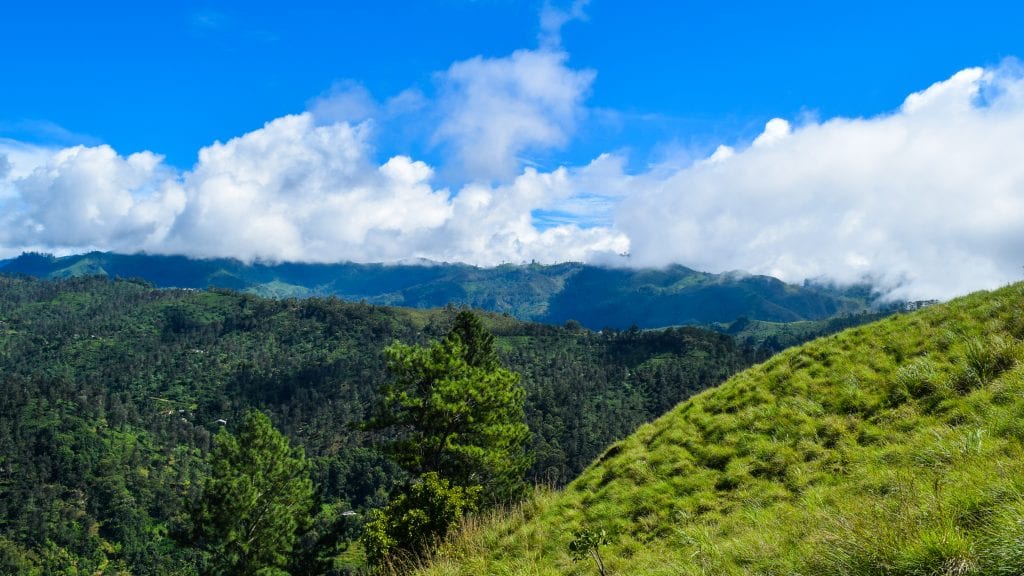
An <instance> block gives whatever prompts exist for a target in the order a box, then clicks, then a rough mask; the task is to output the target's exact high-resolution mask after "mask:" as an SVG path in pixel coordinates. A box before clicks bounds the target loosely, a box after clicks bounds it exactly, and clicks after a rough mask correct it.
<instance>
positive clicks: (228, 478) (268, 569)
mask: <svg viewBox="0 0 1024 576" xmlns="http://www.w3.org/2000/svg"><path fill="white" fill-rule="evenodd" d="M210 459H211V462H210V476H209V477H207V478H206V480H205V482H204V483H203V488H202V493H201V495H200V498H199V501H198V502H197V504H196V506H195V507H194V509H193V510H192V511H191V513H190V516H191V522H192V529H191V533H190V537H191V540H192V543H194V544H195V545H197V546H198V547H200V548H201V549H203V550H205V551H206V552H208V553H209V554H210V558H209V560H208V567H207V570H206V573H209V574H238V575H256V574H260V575H269V574H285V573H286V572H285V568H287V566H288V564H289V561H290V557H291V555H292V552H293V550H294V549H295V548H296V546H297V544H298V540H299V538H300V536H301V535H302V534H303V533H304V532H305V531H306V530H307V529H308V528H309V527H310V524H311V522H312V516H311V509H312V506H313V484H312V482H311V481H310V479H309V464H308V462H307V461H306V457H305V454H304V452H303V450H302V449H301V448H293V447H291V446H289V443H288V439H287V438H285V437H284V436H282V435H281V434H280V433H279V432H278V431H277V430H275V429H274V427H273V424H271V422H270V418H268V417H267V416H266V415H265V414H263V413H262V412H259V411H255V410H251V411H249V412H247V413H246V414H245V417H244V418H243V420H242V424H241V425H240V426H239V428H238V433H237V434H231V433H229V432H228V431H227V429H222V430H221V431H220V432H219V433H218V434H217V436H216V438H215V439H214V448H213V451H212V452H211V455H210Z"/></svg>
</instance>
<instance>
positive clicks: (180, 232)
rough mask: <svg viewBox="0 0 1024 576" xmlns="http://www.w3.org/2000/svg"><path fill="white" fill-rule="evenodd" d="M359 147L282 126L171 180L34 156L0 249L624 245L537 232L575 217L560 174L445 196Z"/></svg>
mask: <svg viewBox="0 0 1024 576" xmlns="http://www.w3.org/2000/svg"><path fill="white" fill-rule="evenodd" d="M367 138H368V128H367V126H366V125H365V124H350V123H347V122H336V123H332V124H328V125H320V124H318V122H317V121H316V119H315V118H314V115H313V114H312V113H309V112H307V113H303V114H297V115H292V116H286V117H282V118H278V119H276V120H273V121H271V122H268V123H267V124H266V125H265V126H264V127H262V128H260V129H258V130H254V131H252V132H250V133H248V134H245V135H242V136H240V137H238V138H234V139H232V140H229V141H228V142H225V143H220V142H218V143H215V144H213V145H211V146H209V147H206V148H204V149H203V150H201V151H200V153H199V161H198V163H197V164H196V165H195V166H194V167H193V168H192V169H191V170H189V171H187V172H184V173H180V174H179V173H176V172H174V171H173V170H172V169H170V168H168V167H167V166H166V165H164V164H163V163H162V159H161V158H160V157H159V156H157V155H155V154H152V153H149V152H141V153H137V154H132V155H129V156H126V157H125V156H120V155H118V154H117V153H116V152H115V151H114V150H113V149H112V148H110V147H109V146H96V147H84V146H77V147H73V148H67V149H63V150H56V151H45V152H46V153H43V152H44V151H40V154H39V155H38V156H37V157H35V160H34V161H35V165H34V166H33V167H31V169H26V168H25V167H21V168H20V169H19V168H18V166H17V165H14V166H12V168H10V169H9V170H8V172H9V174H8V176H7V178H6V179H4V180H3V182H5V185H7V186H9V187H10V188H11V189H12V190H13V192H12V194H11V196H10V198H8V199H7V200H5V201H4V200H2V199H0V208H3V211H4V214H5V216H4V219H3V222H2V223H3V225H4V226H3V231H2V232H0V246H4V247H5V248H8V251H9V249H11V248H13V247H31V248H35V249H38V248H42V249H56V250H57V251H68V250H74V249H75V248H81V249H91V248H97V249H112V250H119V251H127V252H132V251H137V250H146V251H149V252H154V253H179V254H188V255H191V256H200V257H222V256H230V257H235V258H240V259H243V260H266V261H306V262H336V261H345V260H352V261H362V262H379V261H385V262H387V261H397V260H404V259H410V258H426V259H431V260H438V261H442V260H446V261H461V262H474V263H479V264H499V263H502V262H523V261H529V260H538V261H544V262H554V261H560V260H564V259H567V258H568V259H574V260H585V259H593V258H597V257H602V256H604V257H607V256H609V255H611V254H614V253H616V252H621V251H624V250H625V249H626V248H627V247H628V241H627V240H626V239H625V237H624V236H623V235H622V234H620V233H616V232H614V231H611V230H609V229H608V228H600V227H580V226H578V225H576V224H574V223H565V224H561V225H557V226H552V227H548V228H546V229H543V230H541V229H539V228H538V227H537V226H536V225H535V223H534V221H533V217H532V213H533V211H535V210H544V209H556V208H557V209H568V210H572V207H571V206H570V205H571V204H572V196H573V194H574V193H575V188H574V187H573V182H572V178H571V177H570V171H569V170H567V169H560V170H557V171H555V172H552V173H538V172H537V171H535V170H532V169H530V170H527V171H525V172H524V173H523V174H522V175H520V176H519V177H518V178H515V179H514V180H513V181H512V182H510V183H508V184H506V185H501V186H490V185H482V184H474V185H469V186H466V187H465V188H463V189H462V190H460V191H458V192H457V193H454V194H453V193H451V192H450V191H449V190H447V189H435V188H434V187H433V186H432V184H431V179H432V176H433V169H432V168H431V167H430V166H428V165H427V164H425V163H424V162H421V161H416V160H413V159H411V158H409V157H407V156H402V155H399V156H393V157H391V158H390V159H388V160H386V161H385V162H383V163H382V164H377V163H376V162H375V161H374V159H373V158H371V157H370V146H369V144H368V143H367ZM2 157H4V158H6V157H7V154H6V153H5V154H4V155H3V156H2ZM30 158H31V155H26V156H25V161H26V162H28V161H29V159H30ZM583 172H586V169H584V170H582V171H580V172H579V173H581V174H582V173H583Z"/></svg>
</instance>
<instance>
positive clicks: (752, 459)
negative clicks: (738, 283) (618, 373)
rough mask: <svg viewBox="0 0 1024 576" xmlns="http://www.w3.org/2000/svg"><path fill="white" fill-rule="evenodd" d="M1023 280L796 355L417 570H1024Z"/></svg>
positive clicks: (739, 379)
mask: <svg viewBox="0 0 1024 576" xmlns="http://www.w3.org/2000/svg"><path fill="white" fill-rule="evenodd" d="M1022 337H1024V285H1020V284H1018V285H1014V286H1010V287H1007V288H1004V289H1002V290H999V291H996V292H992V293H979V294H974V295H971V296H968V297H965V298H961V299H958V300H955V301H953V302H951V303H949V304H946V305H941V306H935V307H932V308H929V309H926V310H923V311H920V312H916V313H912V314H906V315H899V316H893V317H890V318H888V319H886V320H882V321H880V322H877V323H875V324H871V325H867V326H863V327H859V328H855V329H851V330H848V331H846V332H843V333H840V334H838V335H833V336H829V337H826V338H822V339H819V340H816V341H814V342H812V343H809V344H806V345H804V346H802V347H799V348H794V349H790V350H788V351H786V352H783V353H782V354H779V355H777V356H775V357H773V358H772V359H770V360H769V361H767V362H765V363H763V364H761V365H759V366H756V367H754V368H751V369H749V370H747V371H745V372H743V373H741V374H739V375H737V376H735V377H733V378H732V379H730V380H729V381H728V382H727V383H725V384H723V385H721V386H719V387H717V388H714V389H712V390H708V391H705V392H703V393H701V394H700V395H698V396H695V397H693V398H691V399H690V400H687V401H685V402H683V403H682V404H680V405H679V406H677V407H676V408H675V409H673V410H672V411H671V412H670V413H669V414H668V415H666V416H664V417H662V418H660V419H658V420H657V421H655V422H653V423H652V424H649V425H645V426H643V427H641V428H640V429H639V430H638V431H637V432H636V433H635V434H633V435H632V436H630V437H629V438H628V439H626V440H624V441H622V442H619V443H617V444H615V445H614V446H612V447H611V448H609V449H608V450H607V451H606V452H605V453H604V454H603V455H602V456H601V457H600V458H599V459H597V461H595V462H594V463H593V464H592V465H591V466H590V467H589V468H588V469H587V470H586V471H585V472H584V473H583V474H582V475H581V476H580V477H579V478H578V479H577V480H575V481H574V482H572V483H571V484H570V485H569V486H568V487H567V488H565V489H564V490H562V491H559V492H539V493H538V494H537V496H536V498H535V499H534V500H533V501H531V502H529V503H527V504H525V505H523V506H521V507H519V508H517V509H515V510H513V511H511V512H510V513H509V514H507V515H505V516H500V517H496V518H492V519H490V520H488V521H483V522H477V523H475V524H471V525H470V526H469V527H467V528H466V529H465V530H464V532H463V533H462V534H461V536H460V537H459V538H458V539H456V540H455V541H454V542H453V543H449V544H448V545H446V547H445V548H444V549H443V550H442V552H441V554H440V556H439V557H438V558H437V559H436V560H435V563H434V565H433V566H432V567H430V568H429V569H426V570H423V573H425V574H446V575H452V574H466V575H469V574H596V573H597V571H596V567H595V564H594V563H593V562H592V561H591V560H590V558H588V557H586V556H584V558H583V559H582V560H580V561H574V560H573V559H572V558H571V556H570V554H569V544H570V542H571V541H573V540H574V538H577V539H578V538H579V536H580V534H581V531H590V533H593V534H599V533H600V531H601V530H604V531H605V533H606V534H607V536H608V543H607V544H603V545H600V546H599V547H598V550H599V551H600V553H601V555H602V557H603V560H604V562H605V563H606V564H607V566H608V567H609V570H610V573H611V574H665V575H668V574H673V575H678V574H805V575H811V574H814V575H851V574H864V575H868V574H872V575H873V574H890V575H954V574H956V575H995V574H1020V573H1021V572H1020V571H1021V567H1022V566H1024V544H1022V543H1024V444H1022V443H1024V365H1022V364H1021V362H1022V360H1024V344H1022V343H1021V340H1020V339H1021V338H1022Z"/></svg>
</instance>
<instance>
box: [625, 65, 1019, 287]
mask: <svg viewBox="0 0 1024 576" xmlns="http://www.w3.org/2000/svg"><path fill="white" fill-rule="evenodd" d="M1022 143H1024V81H1022V79H1021V75H1020V74H1019V73H1018V69H1017V67H1016V65H1015V64H1014V63H1007V64H1005V65H1003V66H1001V67H998V68H994V69H989V70H984V69H981V68H972V69H968V70H963V71H961V72H959V73H957V74H956V75H954V76H953V77H952V78H950V79H948V80H946V81H943V82H938V83H936V84H934V85H932V86H931V87H929V88H927V89H926V90H923V91H921V92H918V93H915V94H912V95H910V96H908V97H907V98H906V101H905V102H904V104H903V106H902V107H901V108H900V109H899V110H897V111H895V112H893V113H890V114H884V115H881V116H877V117H873V118H866V119H865V118H853V119H850V118H835V119H832V120H828V121H824V122H814V123H809V124H806V125H803V126H797V127H792V126H790V125H789V123H787V122H785V121H784V120H780V119H775V120H772V121H771V122H769V123H768V125H767V126H766V128H765V131H764V133H763V134H761V135H760V136H759V137H758V138H757V139H756V140H755V141H754V142H753V144H752V145H751V146H749V147H748V148H746V149H744V150H742V151H729V152H731V153H722V152H723V151H722V150H719V151H718V152H717V153H716V156H717V157H716V158H713V159H710V160H709V161H705V162H699V163H696V164H695V165H693V166H690V167H687V168H685V169H681V170H678V171H676V172H675V173H673V174H671V175H669V176H668V177H665V178H639V179H638V181H637V182H636V189H635V190H634V191H633V192H632V193H631V194H630V195H629V196H628V197H627V198H626V199H625V200H624V201H623V203H622V205H621V206H620V207H619V210H618V212H617V215H616V229H618V230H620V231H622V232H624V233H625V234H626V235H627V236H628V237H629V239H630V242H631V245H632V252H633V262H634V263H635V264H637V265H659V264H665V263H668V262H684V263H687V264H689V265H692V266H695V267H697V268H704V269H716V270H722V269H730V268H735V269H742V270H747V271H750V272H760V273H766V274H772V275H775V276H779V277H782V278H785V279H788V280H795V281H798V280H800V279H803V278H814V277H828V278H831V279H834V280H837V281H840V282H852V281H857V280H860V279H864V278H868V279H871V280H873V281H875V282H877V283H880V284H882V285H884V286H887V287H890V288H893V289H894V290H895V293H894V295H896V296H903V297H910V298H915V297H919V298H924V297H948V296H951V295H954V294H960V293H964V292H967V291H970V290H972V289H977V288H982V287H993V286H997V285H999V284H1002V283H1005V282H1009V281H1013V280H1016V279H1019V278H1020V277H1021V265H1022V264H1024V261H1022V260H1024V257H1022V254H1024V251H1022V248H1024V227H1022V226H1021V222H1022V221H1024V162H1021V160H1020V147H1021V144H1022Z"/></svg>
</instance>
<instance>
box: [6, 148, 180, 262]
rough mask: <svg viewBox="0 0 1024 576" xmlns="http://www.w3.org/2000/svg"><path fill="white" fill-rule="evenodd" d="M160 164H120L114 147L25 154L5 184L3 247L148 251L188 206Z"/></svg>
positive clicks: (139, 157)
mask: <svg viewBox="0 0 1024 576" xmlns="http://www.w3.org/2000/svg"><path fill="white" fill-rule="evenodd" d="M7 155H8V156H9V155H10V154H9V153H8V154H7ZM161 161H162V158H161V157H159V156H157V155H155V154H152V153H150V152H141V153H138V154H132V155H131V156H128V157H126V158H125V157H121V156H118V155H117V154H116V153H115V152H114V150H113V149H111V148H110V147H109V146H96V147H84V146H75V147H72V148H65V149H63V150H59V151H56V152H50V151H46V150H45V149H42V148H33V147H23V148H22V150H21V154H20V157H19V158H17V159H16V160H15V162H14V163H13V165H12V166H11V169H10V170H9V174H8V176H7V182H6V187H7V189H8V190H9V193H8V194H5V196H6V199H5V200H6V201H5V202H4V203H3V209H4V210H3V212H4V215H3V218H2V223H3V227H2V228H3V229H2V231H0V244H21V245H33V244H45V245H50V246H55V247H91V246H98V245H103V246H108V247H110V248H111V249H138V248H140V247H146V246H148V245H149V244H150V243H151V242H153V241H154V240H156V239H158V238H160V237H162V235H163V234H164V233H166V226H167V224H168V223H169V222H170V221H171V220H173V218H174V216H175V214H176V213H177V212H178V211H180V210H181V208H182V207H183V205H184V194H183V192H182V191H181V189H180V187H179V186H178V183H177V182H176V181H175V178H174V174H173V173H171V172H170V171H169V170H167V169H166V168H164V167H163V166H162V165H161ZM27 162H32V163H33V164H34V166H31V168H30V167H28V166H26V163H27Z"/></svg>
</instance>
